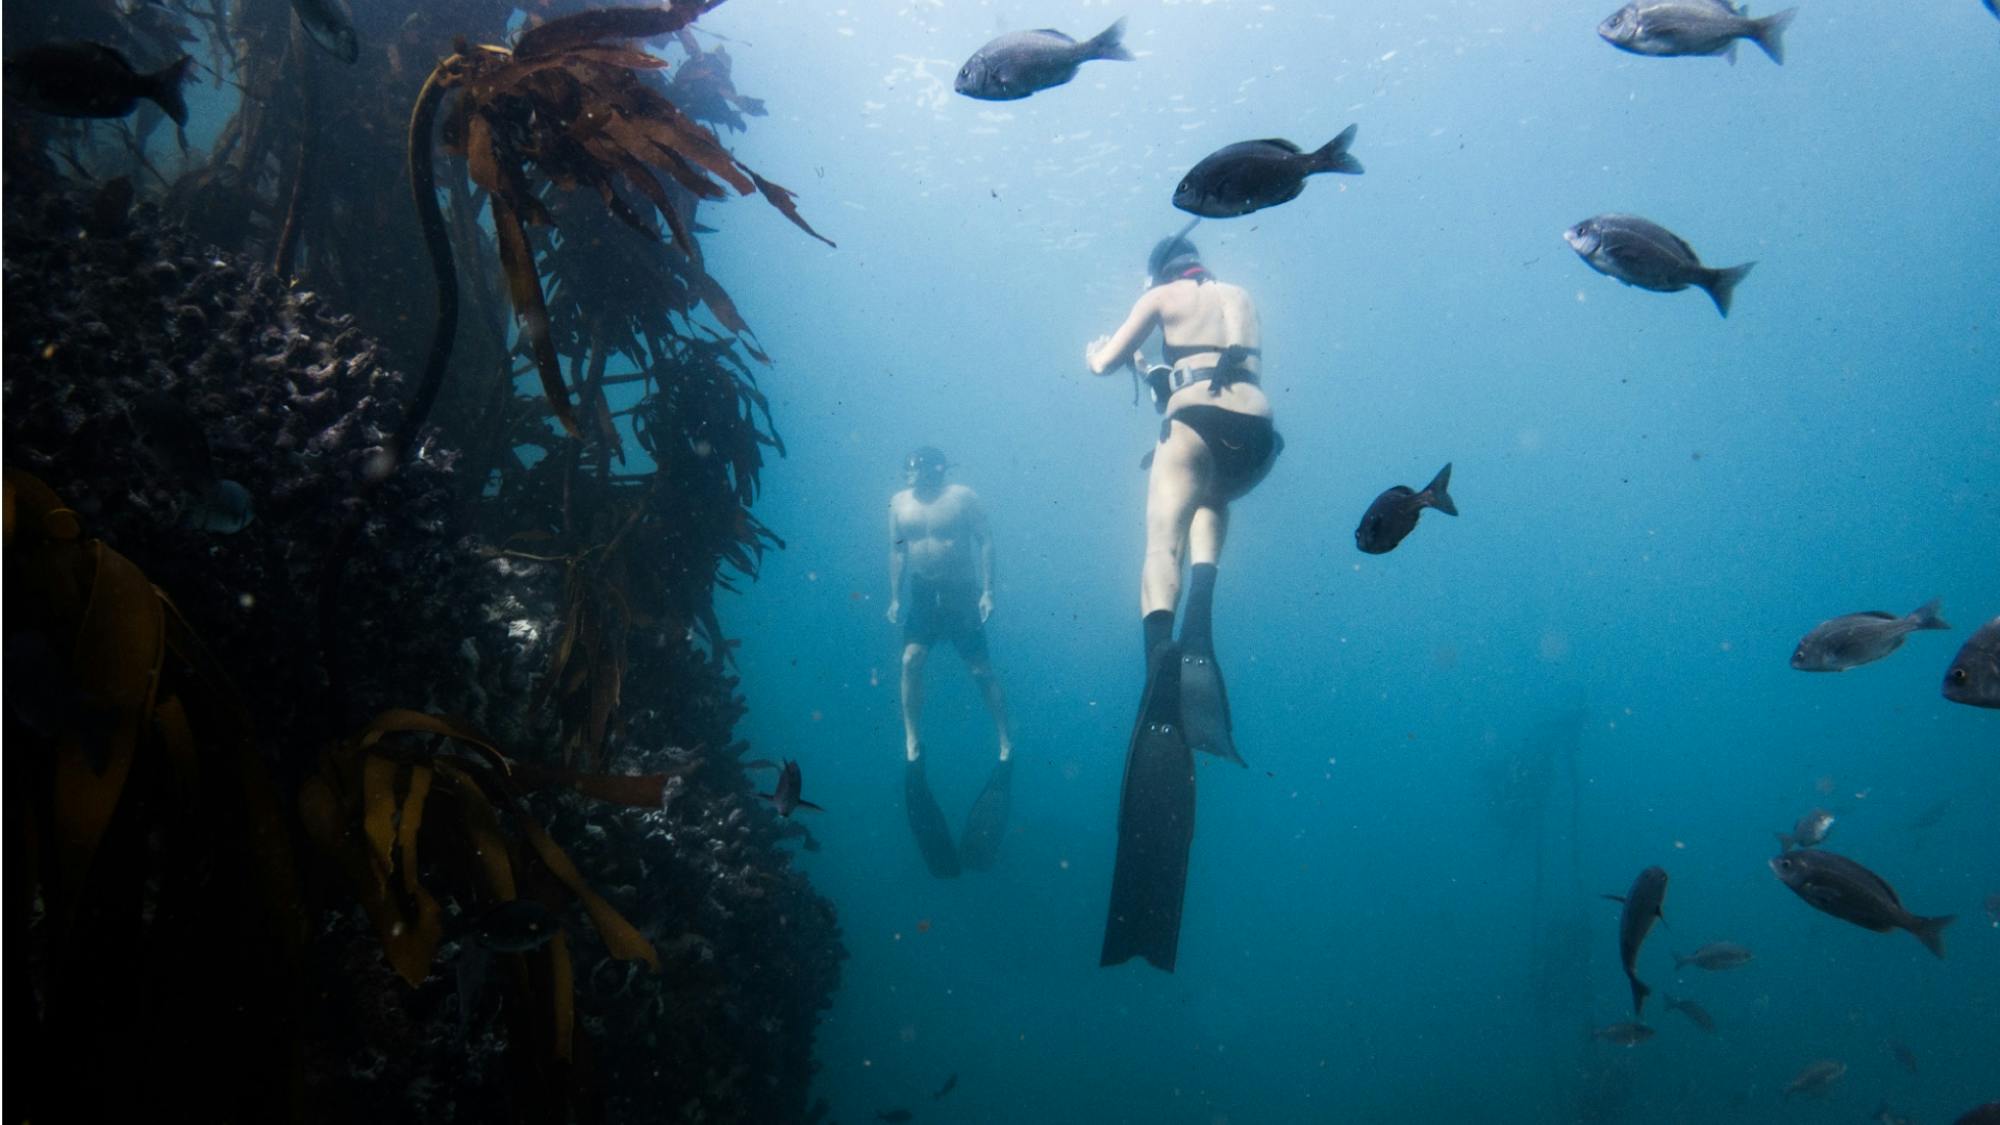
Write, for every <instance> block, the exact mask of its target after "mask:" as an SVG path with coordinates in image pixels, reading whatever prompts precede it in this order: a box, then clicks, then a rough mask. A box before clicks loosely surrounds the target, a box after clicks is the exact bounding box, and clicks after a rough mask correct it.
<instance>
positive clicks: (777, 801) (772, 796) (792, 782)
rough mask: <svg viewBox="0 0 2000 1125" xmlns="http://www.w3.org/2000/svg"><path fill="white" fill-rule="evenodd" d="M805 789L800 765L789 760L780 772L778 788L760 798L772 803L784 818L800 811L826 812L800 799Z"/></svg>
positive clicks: (761, 795)
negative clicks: (801, 791)
mask: <svg viewBox="0 0 2000 1125" xmlns="http://www.w3.org/2000/svg"><path fill="white" fill-rule="evenodd" d="M803 787H804V781H803V779H802V778H801V776H800V774H799V764H798V763H797V762H794V761H792V760H791V759H790V758H787V759H785V764H784V767H783V768H782V769H780V770H779V771H778V784H777V786H776V787H775V788H774V789H773V791H772V792H769V793H760V794H758V796H760V797H762V798H764V799H765V800H766V801H769V802H771V805H772V807H773V808H776V809H777V810H778V815H779V816H782V817H790V816H791V815H792V813H793V812H794V811H796V810H798V809H812V810H813V811H815V812H825V811H826V810H825V809H822V808H820V807H819V806H818V805H815V804H813V803H812V802H811V801H807V800H803V799H801V798H800V797H799V791H800V790H801V789H802V788H803Z"/></svg>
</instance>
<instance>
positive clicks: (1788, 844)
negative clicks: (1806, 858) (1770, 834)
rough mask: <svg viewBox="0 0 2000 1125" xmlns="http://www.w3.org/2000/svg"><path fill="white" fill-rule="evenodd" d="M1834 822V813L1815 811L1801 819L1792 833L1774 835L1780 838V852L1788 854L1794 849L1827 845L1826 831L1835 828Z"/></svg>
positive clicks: (1823, 810) (1822, 810) (1794, 826)
mask: <svg viewBox="0 0 2000 1125" xmlns="http://www.w3.org/2000/svg"><path fill="white" fill-rule="evenodd" d="M1833 821H1834V816H1833V814H1832V813H1830V812H1828V811H1826V810H1825V809H1814V810H1813V811H1811V812H1809V813H1807V814H1806V815H1804V816H1802V817H1800V818H1799V819H1798V822H1797V823H1795V824H1793V825H1792V830H1791V831H1790V832H1778V833H1774V835H1776V836H1777V837H1778V850H1779V851H1781V852H1788V851H1791V850H1792V849H1793V848H1811V847H1817V846H1818V845H1820V844H1823V843H1825V842H1826V831H1827V829H1829V828H1832V827H1833Z"/></svg>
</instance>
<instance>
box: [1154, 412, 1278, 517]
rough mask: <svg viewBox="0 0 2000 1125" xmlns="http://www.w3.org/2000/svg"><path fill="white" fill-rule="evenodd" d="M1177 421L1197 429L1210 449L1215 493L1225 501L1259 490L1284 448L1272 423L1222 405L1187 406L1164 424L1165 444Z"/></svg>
mask: <svg viewBox="0 0 2000 1125" xmlns="http://www.w3.org/2000/svg"><path fill="white" fill-rule="evenodd" d="M1176 421H1178V422H1180V423H1182V424H1184V425H1185V426H1187V428H1188V429H1190V430H1193V431H1194V432H1195V436H1197V437H1199V438H1201V440H1202V444H1204V445H1206V446H1208V455H1209V459H1210V460H1211V461H1213V462H1214V464H1215V491H1216V492H1217V493H1218V494H1219V495H1220V496H1221V497H1222V498H1223V499H1225V500H1233V499H1235V498H1236V497H1238V496H1241V495H1243V494H1244V493H1246V492H1248V491H1250V490H1251V489H1252V488H1254V487H1256V484H1257V482H1258V481H1260V480H1263V479H1264V474H1265V473H1268V472H1270V471H1271V462H1272V461H1274V460H1276V459H1277V456H1278V450H1280V449H1282V448H1283V447H1284V443H1283V442H1282V441H1281V440H1280V439H1279V437H1278V431H1277V430H1276V428H1274V427H1273V426H1272V425H1271V420H1270V419H1269V418H1265V417H1260V416H1258V415H1256V414H1242V413H1239V412H1237V411H1234V410H1225V409H1223V408H1222V407H1220V406H1207V405H1200V406H1183V407H1181V408H1180V409H1179V410H1176V411H1174V412H1173V413H1172V414H1169V415H1167V420H1166V421H1165V422H1163V423H1161V425H1160V440H1161V441H1165V440H1166V437H1167V431H1168V429H1169V427H1171V425H1172V424H1173V423H1174V422H1176Z"/></svg>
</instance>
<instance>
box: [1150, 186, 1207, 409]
mask: <svg viewBox="0 0 2000 1125" xmlns="http://www.w3.org/2000/svg"><path fill="white" fill-rule="evenodd" d="M1199 222H1201V216H1199V215H1197V216H1195V217H1194V218H1192V219H1189V220H1188V221H1187V225H1186V226H1184V227H1182V228H1181V229H1179V230H1177V231H1175V232H1174V233H1173V234H1171V235H1168V236H1167V237H1166V238H1163V239H1161V240H1159V241H1158V242H1156V243H1154V244H1153V252H1152V253H1151V254H1148V255H1147V256H1146V281H1145V286H1144V288H1145V290H1147V291H1151V290H1153V289H1156V288H1158V287H1160V286H1162V285H1165V284H1167V283H1169V282H1174V281H1179V280H1181V279H1183V278H1194V279H1196V280H1199V279H1200V278H1201V277H1203V276H1206V275H1207V273H1208V269H1207V267H1205V266H1203V265H1202V264H1201V251H1199V250H1196V249H1195V246H1194V243H1192V242H1189V241H1188V232H1190V231H1192V230H1194V228H1195V224H1197V223H1199ZM1172 373H1173V368H1172V367H1169V366H1168V365H1166V364H1164V363H1156V364H1153V365H1152V366H1151V367H1148V368H1146V370H1145V371H1144V372H1143V373H1142V372H1141V371H1140V370H1139V368H1138V365H1136V364H1135V365H1133V367H1132V405H1134V406H1137V405H1139V385H1140V383H1142V382H1143V383H1144V384H1145V385H1146V389H1147V390H1148V391H1150V392H1151V393H1152V397H1153V411H1154V413H1156V414H1164V413H1166V411H1167V399H1168V398H1170V397H1172V395H1173V390H1172V389H1171V388H1170V387H1169V386H1168V385H1167V379H1168V377H1169V376H1170V375H1171V374H1172Z"/></svg>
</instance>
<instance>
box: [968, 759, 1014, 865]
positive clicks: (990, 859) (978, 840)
mask: <svg viewBox="0 0 2000 1125" xmlns="http://www.w3.org/2000/svg"><path fill="white" fill-rule="evenodd" d="M1013 781H1014V762H1013V760H1012V759H1007V760H1004V761H1002V762H1000V763H999V764H997V765H995V766H994V767H993V773H992V774H991V775H989V776H988V777H987V779H986V788H984V789H981V790H980V791H979V796H978V797H977V798H975V799H974V800H973V802H972V811H971V812H969V813H967V814H966V816H965V837H964V839H962V840H960V841H959V845H958V857H959V859H960V861H962V862H963V863H964V864H965V866H967V867H969V868H971V869H972V870H974V871H985V870H987V869H988V868H990V867H992V866H993V864H994V861H996V860H998V859H999V858H1000V840H1001V838H1002V837H1004V836H1005V835H1006V834H1007V809H1008V806H1009V804H1010V803H1011V797H1010V795H1009V790H1010V789H1011V788H1012V786H1013Z"/></svg>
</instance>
